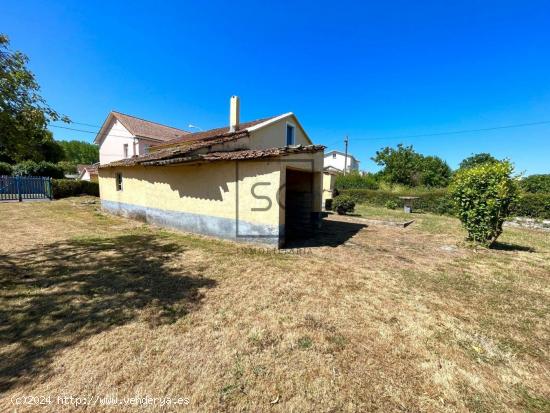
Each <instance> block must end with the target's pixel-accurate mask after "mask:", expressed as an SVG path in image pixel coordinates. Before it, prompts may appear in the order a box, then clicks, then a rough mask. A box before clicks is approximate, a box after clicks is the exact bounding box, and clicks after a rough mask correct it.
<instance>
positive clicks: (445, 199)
mask: <svg viewBox="0 0 550 413" xmlns="http://www.w3.org/2000/svg"><path fill="white" fill-rule="evenodd" d="M340 193H341V194H347V195H350V196H351V197H352V198H353V199H355V202H357V203H365V204H369V205H374V206H381V207H385V206H386V204H387V203H388V202H389V201H393V202H396V203H397V206H398V207H400V208H403V200H402V199H399V197H400V196H416V197H418V199H415V200H414V201H413V202H414V203H413V209H417V210H421V211H424V212H433V213H436V214H453V212H454V211H453V205H452V201H451V199H450V197H449V196H448V194H447V191H446V190H445V189H434V190H432V191H429V192H418V191H413V192H404V193H396V192H389V191H380V190H373V189H344V190H341V191H340Z"/></svg>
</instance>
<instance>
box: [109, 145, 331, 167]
mask: <svg viewBox="0 0 550 413" xmlns="http://www.w3.org/2000/svg"><path fill="white" fill-rule="evenodd" d="M324 149H325V147H324V146H323V145H307V146H303V145H296V146H285V147H283V148H268V149H244V150H235V151H223V152H208V153H197V152H195V151H188V152H182V153H177V154H176V153H173V154H172V156H171V157H168V156H166V157H162V158H154V159H144V157H141V156H139V157H134V158H129V159H124V160H121V161H116V162H111V163H110V164H107V165H101V166H100V168H109V167H116V166H135V165H143V166H162V165H174V164H184V163H189V162H201V161H202V162H214V161H233V160H247V159H262V158H273V157H278V156H287V155H291V154H297V153H315V152H319V151H322V150H324Z"/></svg>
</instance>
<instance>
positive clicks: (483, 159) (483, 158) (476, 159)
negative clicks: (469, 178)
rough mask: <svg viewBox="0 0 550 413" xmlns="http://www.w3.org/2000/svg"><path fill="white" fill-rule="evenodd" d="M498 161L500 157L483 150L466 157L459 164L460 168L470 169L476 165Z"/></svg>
mask: <svg viewBox="0 0 550 413" xmlns="http://www.w3.org/2000/svg"><path fill="white" fill-rule="evenodd" d="M495 162H498V159H497V158H495V157H494V156H493V155H491V154H490V153H487V152H481V153H476V154H472V155H471V156H469V157H467V158H465V159H463V160H462V162H460V165H459V166H458V168H459V169H468V168H473V167H474V166H479V165H483V164H485V163H495Z"/></svg>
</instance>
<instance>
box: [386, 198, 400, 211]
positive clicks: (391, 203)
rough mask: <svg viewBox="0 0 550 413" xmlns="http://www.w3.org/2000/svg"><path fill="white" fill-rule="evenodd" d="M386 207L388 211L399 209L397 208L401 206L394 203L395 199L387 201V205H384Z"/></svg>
mask: <svg viewBox="0 0 550 413" xmlns="http://www.w3.org/2000/svg"><path fill="white" fill-rule="evenodd" d="M384 206H385V207H386V208H388V209H397V207H398V206H399V205H398V204H397V202H396V201H394V200H393V199H388V200H387V201H386V203H385V204H384Z"/></svg>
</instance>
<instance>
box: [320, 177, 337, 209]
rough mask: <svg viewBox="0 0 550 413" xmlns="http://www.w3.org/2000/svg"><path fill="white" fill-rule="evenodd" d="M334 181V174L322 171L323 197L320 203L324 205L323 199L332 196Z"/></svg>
mask: <svg viewBox="0 0 550 413" xmlns="http://www.w3.org/2000/svg"><path fill="white" fill-rule="evenodd" d="M335 182H336V175H335V174H329V173H326V172H325V173H323V197H322V205H323V208H324V207H325V201H326V200H327V199H332V198H333V191H334V183H335Z"/></svg>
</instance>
